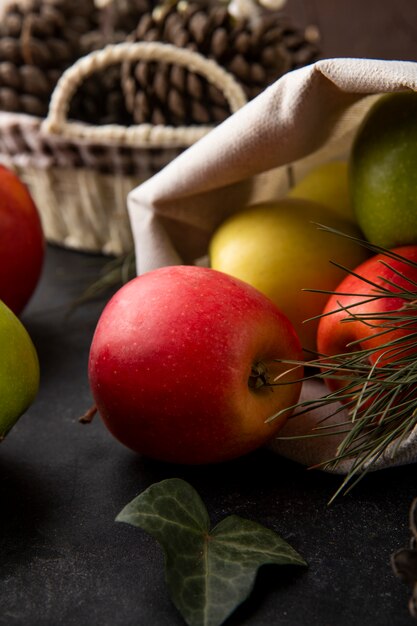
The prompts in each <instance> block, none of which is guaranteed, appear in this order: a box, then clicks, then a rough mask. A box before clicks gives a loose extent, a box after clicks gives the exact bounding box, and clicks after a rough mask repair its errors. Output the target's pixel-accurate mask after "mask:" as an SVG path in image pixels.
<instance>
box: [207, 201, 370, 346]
mask: <svg viewBox="0 0 417 626" xmlns="http://www.w3.org/2000/svg"><path fill="white" fill-rule="evenodd" d="M317 223H319V224H322V225H325V226H329V227H332V228H335V229H337V230H339V231H341V232H343V233H346V234H348V235H354V236H360V234H359V232H358V230H357V228H356V226H355V225H354V224H352V222H349V221H347V220H341V219H339V218H338V217H336V216H335V214H334V213H332V212H331V211H329V210H328V209H327V208H326V207H324V206H321V205H319V204H316V203H313V202H309V201H306V200H301V199H299V200H296V199H289V198H286V199H283V200H280V201H276V202H273V203H266V204H259V205H254V206H252V207H248V208H246V209H244V210H243V211H239V212H237V213H235V214H234V215H232V216H231V217H229V218H228V219H227V220H226V221H225V222H223V224H221V225H220V226H219V228H218V229H217V230H216V232H215V233H214V234H213V236H212V239H211V242H210V246H209V257H210V264H211V267H212V268H214V269H217V270H220V271H222V272H225V273H226V274H231V275H232V276H235V277H236V278H240V279H241V280H244V281H246V282H247V283H249V284H251V285H252V286H254V287H256V288H257V289H259V291H261V292H263V293H264V294H266V295H267V296H269V298H271V299H272V300H273V301H274V302H275V304H276V305H277V306H278V307H279V308H280V309H281V311H283V312H284V313H285V314H286V315H287V317H288V318H289V319H290V321H291V322H292V323H293V325H294V327H295V329H296V332H297V334H298V336H299V338H300V340H301V343H302V346H303V348H305V349H307V350H315V349H316V332H317V326H318V320H314V321H309V322H307V321H305V320H307V319H309V318H311V317H314V316H317V315H320V314H321V312H322V310H323V308H324V306H325V304H326V301H327V297H328V296H327V295H326V294H323V293H311V292H308V291H304V290H309V289H317V290H326V291H332V290H334V289H335V288H336V287H337V285H338V284H339V282H340V281H341V280H342V279H343V278H344V276H345V271H344V270H342V269H340V268H338V267H336V266H335V265H333V264H332V263H331V261H334V262H337V263H339V264H341V265H343V266H345V267H348V268H350V269H351V268H354V267H356V266H357V265H359V263H361V262H362V261H364V260H365V259H366V258H367V256H368V253H367V252H366V251H365V249H364V248H362V246H360V245H359V244H357V243H356V242H354V241H352V240H351V239H349V238H347V237H344V236H342V235H338V234H334V233H329V232H328V231H325V230H322V229H320V228H319V227H318V226H317ZM307 356H308V355H307Z"/></svg>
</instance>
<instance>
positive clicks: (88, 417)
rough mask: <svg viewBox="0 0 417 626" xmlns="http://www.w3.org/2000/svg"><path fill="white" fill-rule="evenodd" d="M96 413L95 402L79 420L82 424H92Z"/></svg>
mask: <svg viewBox="0 0 417 626" xmlns="http://www.w3.org/2000/svg"><path fill="white" fill-rule="evenodd" d="M96 413H97V407H96V405H95V404H93V406H91V407H90V408H89V409H88V411H86V412H85V413H84V415H81V417H79V418H78V421H79V422H80V424H91V422H92V421H93V418H94V415H95V414H96Z"/></svg>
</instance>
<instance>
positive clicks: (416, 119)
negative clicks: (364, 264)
mask: <svg viewBox="0 0 417 626" xmlns="http://www.w3.org/2000/svg"><path fill="white" fill-rule="evenodd" d="M416 163H417V93H415V92H404V93H395V94H390V95H386V96H383V97H382V98H381V99H379V100H378V101H377V102H376V103H375V104H374V105H373V107H372V108H371V109H370V111H369V112H368V114H367V115H366V116H365V118H364V120H363V122H362V124H361V126H360V127H359V129H358V132H357V135H356V138H355V142H354V145H353V148H352V152H351V158H350V186H351V193H352V202H353V207H354V211H355V214H356V218H357V221H358V224H359V225H360V227H361V229H362V231H363V233H364V235H365V237H366V238H367V239H368V240H369V241H370V242H371V243H374V244H376V245H379V246H382V247H384V248H393V247H395V246H402V245H408V244H416V243H417V175H416Z"/></svg>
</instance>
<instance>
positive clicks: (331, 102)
mask: <svg viewBox="0 0 417 626" xmlns="http://www.w3.org/2000/svg"><path fill="white" fill-rule="evenodd" d="M407 89H411V90H417V63H412V62H402V61H380V60H369V59H329V60H322V61H318V62H317V63H315V64H313V65H311V66H308V67H304V68H301V69H299V70H296V71H294V72H291V73H289V74H287V75H285V76H283V77H282V78H281V79H280V80H278V81H277V82H276V83H275V84H273V85H272V86H271V87H269V88H268V89H266V90H265V91H264V92H263V93H261V94H260V95H259V96H258V97H257V98H256V99H255V100H252V101H251V102H249V103H248V104H246V105H245V106H244V107H243V108H241V109H240V110H238V111H237V112H236V113H235V114H234V115H232V116H231V117H230V118H228V119H227V120H226V121H225V122H224V123H223V124H221V125H220V126H218V127H217V128H215V129H214V130H213V131H211V132H210V133H209V134H208V135H206V136H205V137H204V138H203V139H201V140H200V141H198V142H197V143H196V144H194V145H193V146H192V147H191V148H189V149H188V150H187V151H186V152H184V153H183V154H181V155H180V156H179V157H177V158H176V159H175V160H174V161H172V162H171V163H170V164H169V165H168V166H167V167H165V168H164V169H163V170H162V171H161V172H159V173H158V174H156V175H155V176H153V177H152V178H151V179H149V180H148V181H146V182H145V183H144V184H142V185H141V186H139V187H137V188H136V189H135V190H134V191H132V192H131V193H130V195H129V197H128V209H129V216H130V221H131V226H132V231H133V236H134V240H135V246H136V255H137V270H138V273H143V272H145V271H147V270H150V269H153V268H156V267H160V266H163V265H172V264H177V263H204V256H205V254H206V250H207V243H208V241H209V238H210V236H211V233H212V232H213V230H214V229H215V227H216V226H217V225H218V224H219V223H220V222H221V221H222V220H223V219H224V218H225V217H226V216H228V215H229V214H230V213H231V212H233V211H236V210H237V209H239V208H241V207H242V206H243V205H245V204H248V203H254V202H258V201H264V200H268V199H271V198H278V197H281V196H283V195H284V194H285V193H286V192H287V190H288V184H289V183H288V180H289V176H288V167H289V166H290V167H291V169H292V175H293V176H294V177H295V179H296V180H297V178H299V177H300V176H301V175H302V174H304V173H305V172H306V171H308V169H309V168H311V167H312V166H313V165H316V164H318V163H320V162H324V161H325V160H328V159H330V158H333V157H337V156H343V155H346V154H347V153H348V151H349V148H350V145H351V141H352V138H353V136H354V133H355V131H356V128H357V126H358V124H359V122H360V120H361V119H362V117H363V115H364V114H365V112H366V111H367V110H368V108H369V106H370V105H371V104H372V103H373V102H374V101H375V99H376V98H378V97H380V95H381V94H382V93H386V92H393V91H402V90H407ZM322 392H323V387H322V386H321V384H320V383H309V384H305V385H304V388H303V395H307V396H308V395H318V394H321V393H322ZM321 417H322V413H318V414H317V412H316V413H315V414H313V413H310V414H308V415H307V416H306V415H303V416H300V417H294V418H292V419H291V420H290V421H289V423H288V425H287V426H286V427H285V429H284V431H281V432H280V435H281V436H283V435H286V436H288V435H292V434H294V433H297V434H304V433H307V432H310V431H311V428H312V425H314V424H315V423H316V422H317V420H318V419H320V418H321ZM343 418H344V416H343V414H340V415H339V417H338V418H337V419H338V420H342V419H343ZM332 419H333V418H332ZM336 445H337V441H336V438H334V437H331V438H328V437H323V438H319V439H316V438H314V439H297V440H290V441H282V440H280V439H277V440H275V441H274V442H273V443H272V444H271V447H272V449H273V450H275V451H276V452H278V453H280V454H282V455H284V456H286V457H288V458H291V459H294V460H296V461H298V462H301V463H303V464H306V465H308V466H310V465H315V464H317V463H321V462H322V461H325V460H327V459H330V458H332V456H333V454H334V451H335V448H336ZM415 460H417V429H414V430H413V431H412V432H411V434H410V435H409V437H408V439H407V440H406V441H404V442H403V443H402V444H401V446H400V447H399V448H398V450H397V453H396V455H395V458H392V455H391V454H390V451H389V450H388V451H387V453H386V454H385V455H384V457H381V458H380V459H379V460H378V461H377V463H376V464H375V465H374V466H373V467H374V468H382V467H387V466H389V465H393V464H396V465H398V464H405V463H410V462H413V461H415ZM348 467H349V463H348V462H346V463H343V464H341V465H339V467H338V470H337V471H339V472H341V473H344V472H345V471H346V470H347V469H348Z"/></svg>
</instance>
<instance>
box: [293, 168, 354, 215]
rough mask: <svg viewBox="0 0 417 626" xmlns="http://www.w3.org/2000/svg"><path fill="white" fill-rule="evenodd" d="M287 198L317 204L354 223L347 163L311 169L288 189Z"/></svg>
mask: <svg viewBox="0 0 417 626" xmlns="http://www.w3.org/2000/svg"><path fill="white" fill-rule="evenodd" d="M288 197H289V198H302V199H304V200H311V201H312V202H318V203H319V204H323V205H324V206H326V207H327V208H328V209H330V210H331V211H332V212H334V213H335V214H336V215H338V216H339V217H341V218H342V219H346V220H350V221H352V222H354V221H356V218H355V214H354V211H353V207H352V202H351V199H350V190H349V176H348V162H347V161H328V162H326V163H322V164H321V165H318V166H317V167H315V168H313V169H312V170H310V171H309V172H308V174H306V175H305V176H304V177H303V178H301V180H300V181H299V182H298V183H297V184H296V185H294V187H293V188H292V189H290V191H289V192H288Z"/></svg>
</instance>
